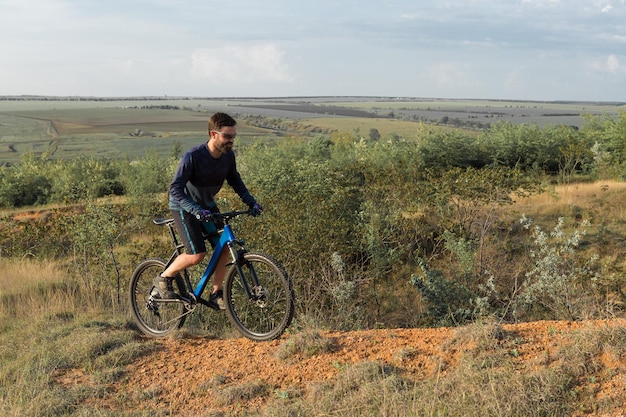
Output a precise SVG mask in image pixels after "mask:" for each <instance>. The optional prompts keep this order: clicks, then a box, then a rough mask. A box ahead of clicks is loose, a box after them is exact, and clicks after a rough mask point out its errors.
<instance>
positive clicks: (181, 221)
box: [171, 210, 220, 254]
mask: <svg viewBox="0 0 626 417" xmlns="http://www.w3.org/2000/svg"><path fill="white" fill-rule="evenodd" d="M171 212H172V218H173V219H174V223H175V224H176V229H178V235H179V236H180V240H181V241H182V243H183V245H185V250H186V253H189V254H198V253H204V252H206V251H207V250H206V244H205V240H208V241H209V243H211V247H213V248H215V246H216V245H217V242H218V241H219V239H220V235H219V233H218V231H217V227H216V226H215V224H214V223H212V222H201V221H200V220H198V219H196V217H195V216H194V215H192V214H190V213H188V212H186V211H184V210H171Z"/></svg>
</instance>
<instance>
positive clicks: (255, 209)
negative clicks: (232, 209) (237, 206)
mask: <svg viewBox="0 0 626 417" xmlns="http://www.w3.org/2000/svg"><path fill="white" fill-rule="evenodd" d="M262 212H263V206H262V205H260V204H259V203H254V204H251V205H250V214H252V215H253V216H260V215H261V213H262Z"/></svg>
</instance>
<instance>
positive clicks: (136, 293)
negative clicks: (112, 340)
mask: <svg viewBox="0 0 626 417" xmlns="http://www.w3.org/2000/svg"><path fill="white" fill-rule="evenodd" d="M164 269H165V261H163V260H162V259H158V258H151V259H146V260H145V261H143V262H141V263H140V264H139V265H138V266H137V268H135V271H133V275H132V277H131V279H130V284H129V297H130V306H131V313H132V316H133V319H134V321H135V323H136V324H137V326H138V327H139V329H140V330H141V331H142V332H143V333H145V334H146V335H148V336H152V337H165V336H167V335H168V334H170V333H171V332H172V331H174V330H176V329H179V328H180V327H181V326H182V325H183V324H184V323H185V319H186V317H187V312H188V310H187V308H186V307H185V305H184V304H183V303H179V302H169V303H166V302H159V300H158V298H155V297H151V293H152V290H153V289H154V286H153V284H152V280H153V279H154V277H155V276H157V274H160V273H161V272H163V270H164ZM179 291H180V289H179Z"/></svg>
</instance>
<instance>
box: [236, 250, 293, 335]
mask: <svg viewBox="0 0 626 417" xmlns="http://www.w3.org/2000/svg"><path fill="white" fill-rule="evenodd" d="M242 261H243V262H242V266H241V268H242V271H243V275H244V276H243V277H240V276H239V274H238V272H237V268H236V267H235V266H233V267H232V268H230V269H229V271H228V273H227V275H226V277H225V280H224V301H225V302H226V313H227V314H228V317H229V318H230V320H231V322H232V323H233V324H234V325H235V327H236V328H237V330H239V331H240V332H241V333H242V334H243V335H244V336H246V337H247V338H249V339H252V340H256V341H266V340H272V339H276V338H277V337H279V336H280V335H281V334H282V333H283V332H284V331H285V329H286V328H287V327H288V326H289V324H290V323H291V320H292V318H293V314H294V294H293V289H292V287H291V281H290V280H289V277H288V276H287V272H285V269H284V268H283V267H282V265H280V264H279V263H278V262H277V261H275V260H274V259H272V258H270V257H269V256H267V255H264V254H259V253H245V254H244V255H243V260H242ZM254 276H256V277H257V278H258V285H256V281H255V279H254ZM244 281H245V283H246V285H247V286H248V287H249V289H250V292H251V295H250V297H248V294H247V292H246V290H245V287H244Z"/></svg>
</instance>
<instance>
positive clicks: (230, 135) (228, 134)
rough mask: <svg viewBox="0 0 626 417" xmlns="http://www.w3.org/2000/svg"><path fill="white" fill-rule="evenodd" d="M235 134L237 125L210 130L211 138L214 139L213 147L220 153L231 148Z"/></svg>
mask: <svg viewBox="0 0 626 417" xmlns="http://www.w3.org/2000/svg"><path fill="white" fill-rule="evenodd" d="M236 136H237V126H223V127H222V128H221V129H220V130H219V131H217V130H212V131H211V139H212V140H213V141H215V148H216V149H217V150H219V151H220V152H222V153H228V152H230V151H232V150H233V143H234V141H235V137H236Z"/></svg>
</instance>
